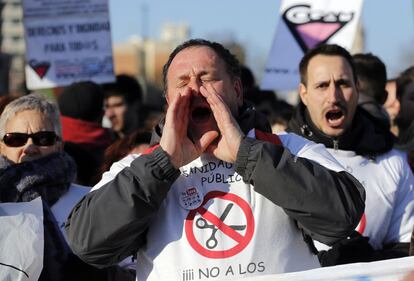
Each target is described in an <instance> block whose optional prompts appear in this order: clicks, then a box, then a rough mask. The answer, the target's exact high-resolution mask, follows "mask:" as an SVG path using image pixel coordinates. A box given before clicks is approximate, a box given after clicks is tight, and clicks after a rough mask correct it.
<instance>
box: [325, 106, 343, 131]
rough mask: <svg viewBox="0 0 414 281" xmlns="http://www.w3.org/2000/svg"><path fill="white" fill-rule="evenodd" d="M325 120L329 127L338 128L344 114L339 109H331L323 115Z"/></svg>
mask: <svg viewBox="0 0 414 281" xmlns="http://www.w3.org/2000/svg"><path fill="white" fill-rule="evenodd" d="M325 117H326V120H327V121H328V123H329V124H330V125H331V126H334V127H335V126H339V125H341V124H342V121H343V120H344V118H345V114H344V112H343V111H342V110H341V109H332V110H329V111H328V112H327V113H326V114H325Z"/></svg>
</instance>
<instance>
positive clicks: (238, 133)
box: [200, 84, 244, 163]
mask: <svg viewBox="0 0 414 281" xmlns="http://www.w3.org/2000/svg"><path fill="white" fill-rule="evenodd" d="M200 93H201V94H202V95H203V96H204V97H205V98H206V100H207V102H208V104H209V105H210V108H211V111H212V112H213V115H214V118H215V119H216V122H217V126H218V128H219V130H220V137H219V140H218V142H217V144H212V145H210V147H209V148H208V149H209V151H210V152H211V153H213V155H214V156H215V157H217V158H218V159H220V160H223V161H226V162H229V163H234V162H236V158H237V152H238V151H239V147H240V143H241V141H242V139H243V137H244V134H243V132H242V130H241V129H240V127H239V125H238V124H237V121H236V119H235V118H234V117H233V115H232V113H231V111H230V109H229V107H228V106H227V105H226V104H225V102H224V101H223V99H222V97H221V96H220V95H218V93H217V92H216V90H215V89H214V87H213V86H212V85H211V84H207V85H206V86H202V87H200Z"/></svg>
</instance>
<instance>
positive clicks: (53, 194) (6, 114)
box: [0, 94, 89, 280]
mask: <svg viewBox="0 0 414 281" xmlns="http://www.w3.org/2000/svg"><path fill="white" fill-rule="evenodd" d="M0 137H1V142H0V154H1V156H0V201H1V202H27V201H31V200H33V199H35V198H37V197H39V196H40V197H41V198H42V200H43V201H44V209H45V214H44V221H45V246H44V255H45V258H44V268H43V270H42V273H41V275H40V279H39V280H70V279H64V278H63V277H64V276H65V274H66V275H67V276H76V274H75V272H73V273H71V272H66V271H65V270H64V268H66V267H68V263H69V262H75V260H76V259H74V256H73V254H71V252H70V250H69V248H68V246H67V244H66V242H65V241H64V239H61V237H62V234H63V235H64V232H63V231H62V228H63V226H64V222H65V221H66V218H67V216H68V215H69V212H70V210H71V209H72V207H74V205H75V204H76V203H77V201H78V200H80V199H81V198H82V197H83V196H84V195H85V194H86V193H87V192H88V191H89V188H87V187H83V186H79V185H76V184H73V181H74V179H75V176H76V164H75V162H74V161H73V160H72V158H71V157H70V156H69V155H68V154H67V153H65V152H64V151H63V143H62V130H61V124H60V121H59V111H58V109H57V107H56V105H55V104H53V103H52V102H49V101H47V100H46V99H45V98H43V97H42V96H40V95H37V94H31V95H28V96H23V97H21V98H18V99H16V100H14V101H12V102H11V103H9V104H8V105H7V106H6V107H5V109H4V111H3V113H2V115H1V117H0ZM49 208H50V209H49ZM22 237H24V235H22ZM39 243H40V241H39ZM72 269H74V268H72ZM78 277H79V276H78ZM82 280H83V279H82Z"/></svg>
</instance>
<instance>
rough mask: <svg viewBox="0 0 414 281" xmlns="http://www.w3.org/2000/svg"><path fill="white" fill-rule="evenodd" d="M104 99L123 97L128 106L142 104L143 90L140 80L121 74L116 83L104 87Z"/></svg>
mask: <svg viewBox="0 0 414 281" xmlns="http://www.w3.org/2000/svg"><path fill="white" fill-rule="evenodd" d="M102 88H103V91H104V98H105V99H107V98H109V97H113V96H121V97H123V98H124V100H125V103H126V104H132V103H134V102H139V103H141V102H142V88H141V85H140V84H139V82H138V80H137V79H135V78H134V77H132V76H130V75H127V74H119V75H117V76H116V81H115V82H113V83H106V84H103V85H102Z"/></svg>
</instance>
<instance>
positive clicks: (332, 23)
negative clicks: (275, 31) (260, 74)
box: [282, 5, 354, 53]
mask: <svg viewBox="0 0 414 281" xmlns="http://www.w3.org/2000/svg"><path fill="white" fill-rule="evenodd" d="M313 12H314V13H313ZM353 15H354V13H340V12H339V13H333V12H321V11H320V10H318V11H312V10H311V6H309V5H296V6H292V7H290V8H289V9H287V10H286V11H285V12H284V13H283V16H282V18H283V20H284V22H285V23H286V25H287V27H288V28H289V30H290V32H291V33H292V35H293V37H294V38H295V40H296V42H297V43H298V44H299V46H300V47H301V49H302V51H303V52H304V53H306V51H307V50H309V49H312V48H314V47H316V46H317V45H320V44H323V43H326V42H327V41H328V40H329V39H330V38H331V37H332V36H333V35H334V34H335V33H337V32H338V31H339V30H341V29H342V28H343V27H344V26H345V25H346V24H347V23H348V22H350V21H351V20H352V19H353Z"/></svg>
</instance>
